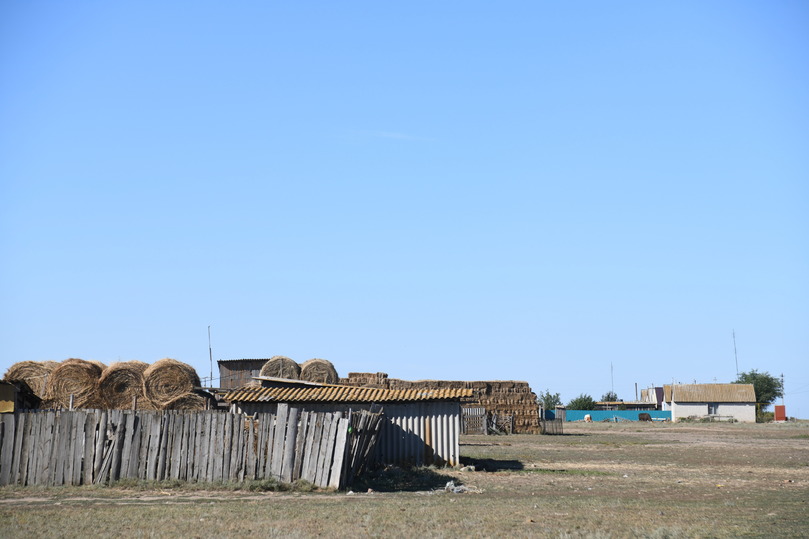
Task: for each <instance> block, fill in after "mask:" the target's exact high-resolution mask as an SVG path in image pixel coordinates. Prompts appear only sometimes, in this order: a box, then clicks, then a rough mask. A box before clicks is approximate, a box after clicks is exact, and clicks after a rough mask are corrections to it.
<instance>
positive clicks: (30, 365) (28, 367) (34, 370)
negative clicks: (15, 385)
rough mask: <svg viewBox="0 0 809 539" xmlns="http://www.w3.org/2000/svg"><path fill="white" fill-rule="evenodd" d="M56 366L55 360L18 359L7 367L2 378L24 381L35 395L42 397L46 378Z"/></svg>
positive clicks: (45, 387) (46, 381) (45, 386)
mask: <svg viewBox="0 0 809 539" xmlns="http://www.w3.org/2000/svg"><path fill="white" fill-rule="evenodd" d="M58 366H59V363H57V362H56V361H20V362H18V363H15V364H14V365H12V366H11V367H9V368H8V370H7V371H6V375H5V376H4V377H3V380H6V381H9V382H11V381H22V382H25V383H26V384H28V387H30V388H31V391H33V392H34V394H36V396H37V397H39V398H43V397H44V396H45V391H46V389H47V386H48V378H50V375H51V373H52V372H53V370H54V369H55V368H56V367H58Z"/></svg>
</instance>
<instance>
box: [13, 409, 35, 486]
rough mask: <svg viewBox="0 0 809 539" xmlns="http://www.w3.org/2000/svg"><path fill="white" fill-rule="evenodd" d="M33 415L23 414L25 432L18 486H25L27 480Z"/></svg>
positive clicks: (29, 413)
mask: <svg viewBox="0 0 809 539" xmlns="http://www.w3.org/2000/svg"><path fill="white" fill-rule="evenodd" d="M35 415H36V414H34V413H31V412H26V413H25V430H24V431H23V441H22V445H21V446H20V467H19V469H18V470H17V473H18V474H19V476H18V477H19V479H18V484H19V485H25V484H26V482H27V480H28V464H29V459H30V458H31V430H32V428H33V423H34V419H35Z"/></svg>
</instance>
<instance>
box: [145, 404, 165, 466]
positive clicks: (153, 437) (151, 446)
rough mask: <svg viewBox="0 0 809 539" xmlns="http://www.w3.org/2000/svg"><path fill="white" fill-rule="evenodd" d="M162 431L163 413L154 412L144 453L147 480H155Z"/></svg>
mask: <svg viewBox="0 0 809 539" xmlns="http://www.w3.org/2000/svg"><path fill="white" fill-rule="evenodd" d="M162 432H163V414H162V413H160V412H156V413H155V414H154V417H152V424H151V426H150V427H149V443H148V444H147V447H148V451H147V453H146V477H144V479H146V480H147V481H155V480H157V465H158V461H159V455H160V434H161V433H162Z"/></svg>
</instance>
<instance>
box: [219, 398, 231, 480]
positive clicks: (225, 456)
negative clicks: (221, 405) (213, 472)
mask: <svg viewBox="0 0 809 539" xmlns="http://www.w3.org/2000/svg"><path fill="white" fill-rule="evenodd" d="M219 415H221V416H224V422H223V424H222V446H223V450H222V481H230V463H231V460H232V459H233V414H223V413H219Z"/></svg>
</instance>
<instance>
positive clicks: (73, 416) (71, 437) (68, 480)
mask: <svg viewBox="0 0 809 539" xmlns="http://www.w3.org/2000/svg"><path fill="white" fill-rule="evenodd" d="M79 414H81V412H80V411H78V410H74V411H72V412H70V413H68V414H65V416H66V418H67V428H66V429H65V434H67V440H66V443H65V447H66V449H65V455H64V459H65V460H64V462H65V474H64V479H63V481H64V484H65V485H72V484H73V465H74V460H73V455H74V454H75V452H76V422H77V421H78V419H79Z"/></svg>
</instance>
